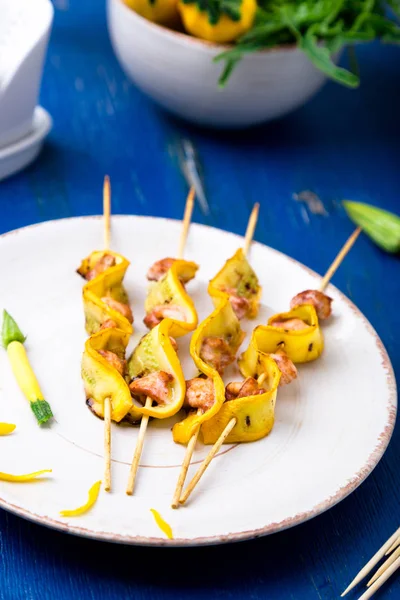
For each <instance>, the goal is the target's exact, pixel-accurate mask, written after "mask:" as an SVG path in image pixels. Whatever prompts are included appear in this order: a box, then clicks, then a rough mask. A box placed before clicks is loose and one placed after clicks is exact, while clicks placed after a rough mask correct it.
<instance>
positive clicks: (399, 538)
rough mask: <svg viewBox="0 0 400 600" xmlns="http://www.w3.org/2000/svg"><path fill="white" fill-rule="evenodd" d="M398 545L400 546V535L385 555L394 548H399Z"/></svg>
mask: <svg viewBox="0 0 400 600" xmlns="http://www.w3.org/2000/svg"><path fill="white" fill-rule="evenodd" d="M397 546H400V536H399V537H398V538H397V540H395V541H394V542H393V544H392V545H391V546H390V548H389V550H388V551H387V552H386V554H385V556H387V555H388V554H390V553H391V552H393V550H395V549H396V548H397Z"/></svg>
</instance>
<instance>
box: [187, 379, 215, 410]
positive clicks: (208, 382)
mask: <svg viewBox="0 0 400 600" xmlns="http://www.w3.org/2000/svg"><path fill="white" fill-rule="evenodd" d="M214 401H215V393H214V384H213V382H212V379H210V378H207V379H204V378H202V377H195V378H194V379H189V381H187V382H186V395H185V401H184V404H183V405H184V406H185V407H187V408H189V407H190V408H201V409H202V410H203V412H205V411H206V410H208V409H209V408H211V407H212V405H213V404H214Z"/></svg>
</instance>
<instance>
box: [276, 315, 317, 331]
mask: <svg viewBox="0 0 400 600" xmlns="http://www.w3.org/2000/svg"><path fill="white" fill-rule="evenodd" d="M271 325H272V327H282V328H283V329H284V330H285V331H300V330H301V329H306V328H307V327H308V325H307V323H306V322H305V321H302V320H301V319H297V318H295V319H281V320H279V319H277V320H276V321H273V322H272V323H271Z"/></svg>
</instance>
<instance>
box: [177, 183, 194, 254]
mask: <svg viewBox="0 0 400 600" xmlns="http://www.w3.org/2000/svg"><path fill="white" fill-rule="evenodd" d="M195 194H196V190H195V188H194V185H192V187H191V188H190V190H189V194H188V196H187V198H186V206H185V212H184V214H183V223H182V231H181V237H180V240H179V249H178V258H183V252H184V250H185V246H186V240H187V236H188V233H189V226H190V222H191V220H192V214H193V208H194V198H195Z"/></svg>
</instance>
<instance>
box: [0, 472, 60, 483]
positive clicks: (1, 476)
mask: <svg viewBox="0 0 400 600" xmlns="http://www.w3.org/2000/svg"><path fill="white" fill-rule="evenodd" d="M51 472H52V469H43V470H42V471H35V472H34V473H26V474H24V475H11V473H0V481H13V482H14V483H23V482H24V481H32V480H33V479H36V478H37V477H40V475H43V474H44V473H51Z"/></svg>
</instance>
